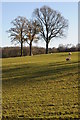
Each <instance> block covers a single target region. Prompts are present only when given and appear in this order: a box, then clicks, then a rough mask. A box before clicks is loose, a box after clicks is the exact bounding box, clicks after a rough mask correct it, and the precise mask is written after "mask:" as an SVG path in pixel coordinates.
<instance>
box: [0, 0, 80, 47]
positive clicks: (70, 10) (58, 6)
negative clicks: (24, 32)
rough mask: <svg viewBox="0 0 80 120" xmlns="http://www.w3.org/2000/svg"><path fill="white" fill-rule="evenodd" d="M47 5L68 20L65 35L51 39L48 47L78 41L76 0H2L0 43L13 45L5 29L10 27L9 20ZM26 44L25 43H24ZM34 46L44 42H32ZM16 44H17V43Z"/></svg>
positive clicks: (30, 15)
mask: <svg viewBox="0 0 80 120" xmlns="http://www.w3.org/2000/svg"><path fill="white" fill-rule="evenodd" d="M43 5H47V6H49V7H51V8H52V9H54V10H57V11H59V12H60V13H61V14H62V16H64V18H66V19H68V21H69V29H68V33H67V37H66V38H63V39H52V40H51V42H50V44H49V47H58V45H59V44H64V45H65V44H74V45H76V44H77V43H78V3H77V2H47V3H45V2H30V3H29V2H13V3H12V2H11V3H10V2H3V3H2V45H1V46H13V45H14V44H11V40H10V38H8V34H7V33H6V30H8V29H9V28H11V27H12V25H11V23H10V22H11V21H12V20H13V19H14V18H16V17H17V16H24V17H26V18H27V19H30V18H31V17H32V12H33V11H34V9H35V8H40V7H42V6H43ZM25 45H26V44H25ZM33 45H35V46H42V47H45V42H41V41H40V42H38V43H37V44H33ZM17 46H18V45H17Z"/></svg>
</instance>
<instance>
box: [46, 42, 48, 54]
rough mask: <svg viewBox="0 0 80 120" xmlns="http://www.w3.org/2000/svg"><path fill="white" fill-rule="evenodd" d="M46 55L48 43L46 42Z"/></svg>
mask: <svg viewBox="0 0 80 120" xmlns="http://www.w3.org/2000/svg"><path fill="white" fill-rule="evenodd" d="M46 54H48V42H47V41H46Z"/></svg>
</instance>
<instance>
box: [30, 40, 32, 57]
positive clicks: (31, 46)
mask: <svg viewBox="0 0 80 120" xmlns="http://www.w3.org/2000/svg"><path fill="white" fill-rule="evenodd" d="M31 55H32V41H30V56H31Z"/></svg>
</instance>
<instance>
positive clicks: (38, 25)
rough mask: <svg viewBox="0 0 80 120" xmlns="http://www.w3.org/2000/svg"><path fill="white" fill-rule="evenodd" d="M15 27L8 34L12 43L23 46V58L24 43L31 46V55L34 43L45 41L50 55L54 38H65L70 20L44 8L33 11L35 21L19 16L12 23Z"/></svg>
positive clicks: (48, 8)
mask: <svg viewBox="0 0 80 120" xmlns="http://www.w3.org/2000/svg"><path fill="white" fill-rule="evenodd" d="M11 23H12V24H13V27H12V28H10V29H9V30H8V31H7V32H8V33H9V37H11V41H12V42H18V43H20V44H21V56H22V55H23V43H24V42H26V43H28V44H29V46H30V55H31V54H32V42H37V41H38V40H42V41H43V40H44V41H45V42H46V54H48V45H49V43H50V41H51V40H53V38H57V37H63V36H65V35H66V34H65V33H66V30H67V28H68V20H67V19H65V18H64V17H63V16H62V15H61V13H59V12H57V11H55V10H53V9H51V8H50V7H48V6H43V7H41V8H40V9H39V8H36V9H35V10H34V11H33V20H28V19H27V18H25V17H21V16H18V17H17V18H16V19H14V20H13V21H12V22H11Z"/></svg>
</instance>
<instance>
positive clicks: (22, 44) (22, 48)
mask: <svg viewBox="0 0 80 120" xmlns="http://www.w3.org/2000/svg"><path fill="white" fill-rule="evenodd" d="M21 56H23V42H22V41H21Z"/></svg>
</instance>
